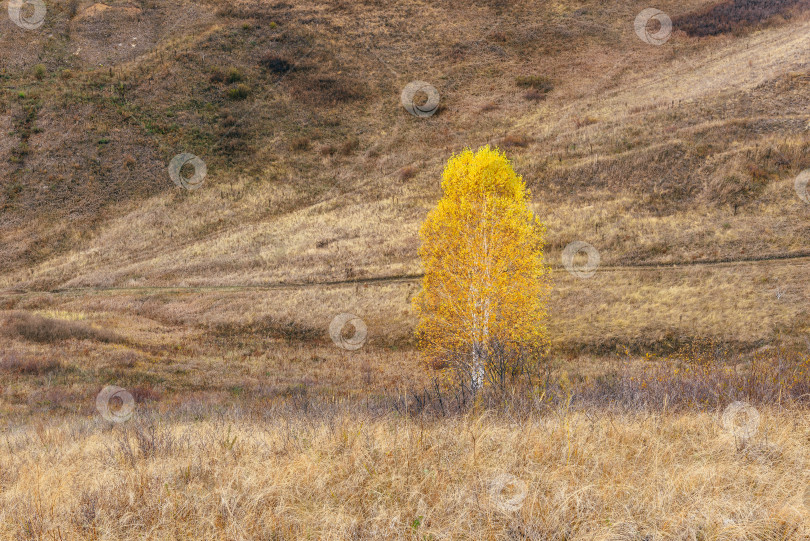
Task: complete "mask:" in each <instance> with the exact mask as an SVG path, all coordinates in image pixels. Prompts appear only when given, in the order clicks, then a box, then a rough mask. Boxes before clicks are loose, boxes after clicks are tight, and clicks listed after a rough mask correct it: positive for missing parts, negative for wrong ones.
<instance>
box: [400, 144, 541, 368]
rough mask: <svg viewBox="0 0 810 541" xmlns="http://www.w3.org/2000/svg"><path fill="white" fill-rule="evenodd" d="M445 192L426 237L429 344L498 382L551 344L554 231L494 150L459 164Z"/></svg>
mask: <svg viewBox="0 0 810 541" xmlns="http://www.w3.org/2000/svg"><path fill="white" fill-rule="evenodd" d="M442 190H443V197H442V199H441V200H440V201H439V203H438V204H437V206H436V207H435V208H434V209H433V210H432V211H431V212H430V213H429V214H428V216H427V219H426V220H425V222H424V224H423V225H422V228H421V230H420V233H419V234H420V238H421V241H422V246H421V248H420V250H419V255H420V257H421V258H422V262H423V264H424V267H425V277H424V279H423V284H422V285H423V287H422V291H421V292H420V293H419V294H418V295H417V296H416V297H415V298H414V307H415V309H416V310H417V312H418V313H419V316H420V322H419V326H418V328H417V334H418V337H419V343H420V346H421V348H422V351H423V353H424V355H425V356H426V358H427V360H428V361H430V362H433V363H434V364H437V363H440V364H445V363H450V365H451V366H452V367H453V368H456V369H459V368H461V369H462V370H463V371H464V372H466V373H467V374H468V375H469V376H472V377H473V378H474V377H475V373H476V370H478V371H481V370H483V372H484V373H486V376H487V378H486V379H488V380H491V379H492V369H493V367H494V365H495V364H497V363H503V362H504V360H505V359H507V358H508V359H512V360H514V359H515V358H516V356H520V352H524V353H525V351H527V350H531V351H537V348H540V347H542V346H544V345H545V343H546V318H547V312H546V298H547V294H548V291H549V289H550V287H551V282H550V269H549V268H548V267H547V266H545V265H544V263H543V244H544V236H545V227H544V226H543V224H542V223H540V222H539V221H538V220H537V219H536V218H535V216H534V215H533V213H532V212H531V211H530V210H529V208H528V206H527V202H528V199H529V196H530V194H529V191H528V190H527V189H526V186H525V184H524V182H523V179H522V178H521V177H520V176H519V175H517V174H516V173H515V171H514V170H513V169H512V166H511V164H510V163H509V160H508V159H507V158H506V156H505V155H504V154H503V153H501V152H499V151H498V150H497V149H495V150H491V149H490V148H489V146H486V147H483V148H481V149H479V150H478V151H477V152H475V153H473V152H472V151H471V150H469V149H467V150H465V151H463V152H462V153H461V154H460V155H457V156H454V157H452V158H451V159H450V160H449V162H448V163H447V167H446V168H445V170H444V173H443V175H442ZM509 362H512V361H509ZM501 366H502V364H501ZM482 375H483V374H482Z"/></svg>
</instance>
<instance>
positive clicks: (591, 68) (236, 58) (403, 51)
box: [0, 0, 810, 353]
mask: <svg viewBox="0 0 810 541" xmlns="http://www.w3.org/2000/svg"><path fill="white" fill-rule="evenodd" d="M759 4H762V5H761V6H760V5H759ZM718 6H719V7H718ZM752 6H753V7H752ZM646 7H648V6H647V5H643V4H622V3H618V2H612V3H609V4H602V3H598V2H590V1H589V2H584V3H577V4H574V3H568V2H536V1H526V2H520V3H517V4H516V5H510V4H508V3H506V2H502V1H498V0H491V1H487V2H479V3H475V4H472V3H468V2H462V1H443V2H434V3H431V4H424V5H418V6H416V5H413V4H412V3H409V2H381V1H369V2H347V1H336V2H331V3H328V4H327V3H318V2H303V1H297V0H296V1H290V2H235V3H224V2H214V1H203V2H196V3H191V2H166V1H163V0H147V1H142V2H108V3H106V4H100V3H96V4H94V3H92V2H77V1H71V2H61V3H54V4H50V3H49V4H48V12H47V16H46V18H45V21H44V24H43V26H42V27H40V28H38V29H35V30H26V29H23V28H20V27H18V26H17V25H15V24H14V23H13V22H12V21H11V20H10V19H6V18H4V19H3V20H2V21H0V65H2V66H3V69H2V75H1V77H2V86H3V92H2V94H0V126H1V127H2V130H1V131H2V137H0V183H2V184H1V186H0V212H2V215H1V216H2V218H1V219H0V237H1V238H2V258H0V273H1V274H0V288H3V289H6V293H5V294H4V295H3V302H4V308H6V309H10V308H20V309H29V308H30V309H36V308H52V309H60V310H66V311H73V310H76V311H78V310H82V309H86V308H87V306H88V303H90V305H91V306H92V307H93V311H95V312H97V313H98V314H100V315H99V316H98V317H100V318H102V319H103V320H104V321H106V322H107V324H109V325H112V326H113V327H115V326H120V327H127V326H128V325H129V324H130V323H128V321H129V320H128V318H134V317H138V318H140V317H150V318H153V319H154V321H159V322H161V324H169V325H177V326H192V327H193V326H199V327H200V328H209V326H210V325H224V324H228V325H233V324H239V325H243V326H247V327H245V328H249V325H251V324H253V322H255V321H267V320H268V319H270V320H272V321H273V322H280V323H279V324H281V325H282V326H285V325H286V326H287V327H289V328H293V327H294V328H295V329H298V330H299V331H300V332H303V333H304V334H303V335H302V336H306V335H307V334H306V332H309V330H313V329H321V328H322V327H323V322H324V321H326V322H328V321H329V320H330V319H331V317H332V316H333V315H334V314H335V313H339V312H343V311H352V312H355V313H358V314H362V315H363V317H364V319H366V320H367V321H368V322H369V325H370V327H372V329H373V330H374V331H375V332H374V333H372V334H373V336H372V343H374V341H375V340H376V341H377V343H379V344H385V345H391V344H400V343H407V342H408V341H409V339H410V330H411V328H412V323H413V321H412V314H411V313H410V307H409V303H408V300H409V298H410V297H411V295H412V294H413V292H414V289H415V288H416V287H417V286H418V282H417V281H415V280H413V279H411V280H403V281H395V282H365V281H364V280H368V279H372V278H376V277H407V276H416V275H418V274H419V272H420V268H419V263H418V260H417V257H416V250H417V247H418V238H417V235H416V231H417V229H418V226H419V223H420V222H421V220H422V219H423V218H424V216H425V214H426V212H427V210H428V209H429V208H430V206H431V205H432V204H434V202H435V201H436V199H437V197H438V194H439V185H438V181H439V177H440V173H441V169H442V167H443V164H444V163H445V162H446V160H447V158H448V157H449V156H450V155H452V154H453V153H454V152H457V151H459V150H460V149H462V148H464V147H466V146H470V147H478V146H480V145H484V144H491V145H496V146H499V147H501V148H503V149H505V150H506V151H507V152H508V153H509V156H510V157H511V158H512V159H513V162H514V166H515V169H516V170H517V171H518V173H519V174H521V175H523V177H524V179H525V180H526V181H527V183H528V184H529V186H530V187H531V189H532V195H533V207H534V210H535V212H536V213H537V215H538V216H540V217H541V219H543V220H544V221H545V222H546V223H547V226H548V254H549V261H550V262H551V263H553V264H554V265H555V267H558V269H556V270H555V283H556V289H555V294H554V298H553V299H552V331H553V335H554V338H553V339H554V341H555V344H556V345H557V346H558V347H559V348H562V349H571V350H574V351H579V350H588V351H593V352H597V353H603V352H609V351H615V350H617V349H621V348H623V347H624V346H628V347H631V348H634V349H638V350H645V349H667V348H671V347H674V346H676V345H677V344H679V343H682V342H685V341H688V340H689V339H690V338H693V337H696V336H712V337H717V338H720V339H722V340H724V341H727V342H729V343H731V344H734V345H739V346H741V347H744V348H753V347H761V346H763V345H766V344H769V343H773V342H776V341H791V342H796V343H802V341H803V336H804V335H805V334H806V332H807V330H808V327H810V316H808V313H807V310H806V306H807V302H808V300H810V289H808V285H807V280H806V272H807V264H808V260H807V259H806V258H803V257H799V256H805V255H807V253H808V251H810V248H808V244H807V239H808V233H810V221H808V217H809V213H810V205H808V204H806V203H805V202H803V201H802V200H801V199H800V198H799V197H798V196H797V193H796V191H795V190H794V179H795V178H796V176H797V175H798V174H799V173H800V172H801V171H802V170H804V169H807V168H810V152H808V150H810V110H809V109H808V102H807V96H808V95H810V93H809V92H808V91H810V63H809V61H810V17H809V16H808V10H807V7H808V6H807V5H806V2H801V1H783V2H773V1H770V2H759V3H758V2H750V1H749V2H740V1H730V2H726V3H724V4H719V5H715V3H709V2H703V1H690V2H686V3H681V2H671V1H667V2H665V3H662V4H660V5H657V6H656V7H657V8H659V9H661V10H663V11H664V12H666V13H667V14H668V15H669V16H670V17H671V18H672V20H673V21H674V31H673V33H672V36H671V37H670V39H669V40H668V41H666V43H663V44H662V45H658V46H656V45H652V44H649V43H645V42H644V41H642V40H641V39H639V37H638V36H637V35H636V33H635V32H634V28H633V24H634V19H635V17H636V15H637V14H638V13H639V12H640V11H641V10H642V9H644V8H646ZM411 81H426V82H428V83H430V84H432V85H433V86H435V88H436V89H437V90H438V93H439V95H440V106H439V110H438V112H437V113H436V114H435V115H433V116H430V117H429V118H419V117H416V116H413V115H411V114H409V113H408V112H407V111H406V110H405V108H404V107H403V106H402V105H401V104H400V93H401V92H402V89H403V88H404V87H405V86H406V85H407V84H408V83H409V82H411ZM183 152H189V153H192V154H195V155H197V156H199V157H200V158H201V159H202V160H203V161H204V162H205V164H206V166H207V170H208V174H207V176H206V178H205V180H204V184H203V186H202V187H200V189H198V190H195V191H187V190H183V189H182V188H178V187H177V186H175V184H174V183H173V182H172V180H171V179H170V177H169V174H168V171H167V168H168V165H169V163H170V161H171V160H172V158H173V157H174V156H176V155H178V154H180V153H183ZM576 240H582V241H586V242H589V243H590V244H592V245H594V246H595V247H596V248H597V249H598V250H599V253H600V257H601V267H600V268H599V270H598V272H597V273H596V276H594V277H593V278H591V279H585V280H580V279H577V278H574V277H572V276H571V275H569V274H568V273H567V272H565V270H564V269H563V268H562V266H561V265H560V257H561V253H562V250H563V248H564V247H565V246H566V245H567V244H568V243H570V242H572V241H576ZM784 256H797V257H796V258H793V259H771V258H773V257H784ZM738 260H746V262H743V263H733V262H734V261H738ZM759 260H764V261H759ZM729 262H731V263H729ZM692 263H697V265H692V266H688V264H692ZM673 264H678V265H679V266H677V267H672V265H673ZM639 265H643V267H638V266H639ZM659 266H660V267H659ZM301 282H311V283H314V284H317V283H322V282H334V283H333V284H330V285H320V286H318V285H311V286H309V287H306V288H291V289H290V288H288V289H261V288H256V287H254V288H253V289H250V288H248V289H234V288H231V286H262V285H267V284H277V283H301ZM160 287H167V288H174V289H168V290H162V289H155V288H160ZM189 287H191V288H198V289H178V288H189ZM71 288H92V290H91V291H88V292H86V293H87V296H85V294H84V293H80V292H65V291H63V292H62V293H59V292H52V293H48V291H51V290H67V289H71ZM110 288H125V289H110ZM15 291H16V292H17V293H15ZM20 292H24V293H22V294H21V293H20ZM191 293H194V295H193V296H192V295H191ZM144 302H149V303H150V306H151V309H150V310H151V311H150V312H149V313H148V314H147V313H146V312H145V311H143V309H142V307H143V303H144ZM138 303H140V306H141V308H137V306H138ZM111 314H117V315H115V316H112V315H111ZM121 318H123V319H121ZM313 332H314V331H313Z"/></svg>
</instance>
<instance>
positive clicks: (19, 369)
mask: <svg viewBox="0 0 810 541" xmlns="http://www.w3.org/2000/svg"><path fill="white" fill-rule="evenodd" d="M61 369H62V364H61V363H60V362H59V361H56V360H54V359H42V358H33V359H22V358H20V357H18V356H17V355H14V354H11V355H8V356H7V357H4V358H2V359H0V372H7V373H10V374H20V375H28V376H41V375H42V374H50V373H52V372H57V371H59V370H61Z"/></svg>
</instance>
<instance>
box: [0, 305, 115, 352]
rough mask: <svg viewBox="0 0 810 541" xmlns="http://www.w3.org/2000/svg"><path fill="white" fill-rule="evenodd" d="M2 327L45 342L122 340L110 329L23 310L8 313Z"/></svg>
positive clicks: (19, 334) (33, 339)
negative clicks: (51, 317) (95, 327)
mask: <svg viewBox="0 0 810 541" xmlns="http://www.w3.org/2000/svg"><path fill="white" fill-rule="evenodd" d="M3 327H4V328H5V329H6V331H7V332H8V333H9V334H11V335H13V336H21V337H22V338H25V339H26V340H30V341H32V342H40V343H46V344H49V343H53V342H59V341H62V340H70V339H76V340H95V341H97V342H122V339H121V338H120V337H119V336H118V335H116V334H115V333H113V332H112V331H108V330H105V329H94V328H93V327H90V326H89V325H87V324H84V323H79V322H76V321H62V320H59V319H50V318H45V317H42V316H37V315H34V314H27V313H23V312H18V313H14V314H12V315H10V316H9V317H8V318H7V319H6V321H5V323H4V325H3Z"/></svg>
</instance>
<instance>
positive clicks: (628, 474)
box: [0, 404, 810, 541]
mask: <svg viewBox="0 0 810 541" xmlns="http://www.w3.org/2000/svg"><path fill="white" fill-rule="evenodd" d="M183 411H185V414H184V415H179V414H176V413H169V412H165V411H161V412H158V411H151V412H148V413H147V412H142V411H137V412H136V415H135V417H134V418H133V419H132V420H131V421H128V422H127V423H125V424H121V425H118V426H110V425H108V424H106V422H103V421H99V420H95V419H94V420H88V419H80V418H78V419H77V418H72V419H66V420H64V421H59V422H52V421H48V420H41V421H37V422H35V423H33V424H32V425H30V426H27V427H8V428H7V429H6V430H5V433H4V435H3V439H4V445H3V446H2V451H0V471H2V472H3V483H2V490H0V503H2V505H0V536H2V537H3V538H4V539H54V538H56V539H59V538H60V537H61V539H64V540H79V539H82V540H83V539H110V540H114V539H121V540H125V539H178V540H184V539H188V540H192V539H193V540H202V539H543V540H563V539H566V540H575V539H577V540H578V539H582V540H594V539H596V540H608V539H610V540H628V541H630V540H641V539H682V540H695V539H702V540H709V539H711V540H741V539H773V540H776V539H807V536H808V535H810V498H808V495H807V493H806V491H807V488H808V486H810V485H808V483H809V482H810V479H808V476H807V456H808V453H809V452H810V448H808V445H809V444H808V441H810V425H808V422H807V416H806V415H805V413H798V412H795V413H791V412H785V411H777V410H773V411H771V410H763V411H761V412H760V413H761V414H762V418H761V424H760V430H759V433H758V435H757V436H756V437H754V438H753V439H751V440H749V441H748V442H747V444H746V445H745V446H742V445H740V442H739V441H735V438H734V437H733V436H732V435H730V434H729V433H727V432H725V431H724V429H723V428H722V426H721V425H720V422H719V416H718V415H710V414H684V415H673V414H667V413H664V414H636V415H631V414H616V413H609V412H598V411H597V412H579V413H573V412H566V411H565V410H560V411H557V412H548V413H547V414H545V415H533V416H531V417H530V418H528V419H524V420H522V422H520V423H517V422H510V421H508V420H507V419H500V418H492V417H490V416H487V415H478V414H470V415H467V416H464V417H460V418H456V419H447V420H444V421H441V422H431V421H424V422H420V421H418V420H407V419H403V418H396V417H386V418H382V419H374V418H369V417H368V416H366V415H363V414H350V413H338V412H336V411H333V412H331V413H330V414H327V415H325V416H324V415H323V414H321V415H317V414H312V413H310V414H309V416H308V417H301V416H299V415H296V414H294V413H289V414H287V415H284V414H281V413H278V414H269V415H267V416H265V417H264V418H258V417H251V416H246V415H245V414H244V413H239V412H238V411H225V412H222V413H218V414H217V415H216V420H208V417H210V415H211V414H212V413H213V411H212V410H211V409H210V408H206V407H205V406H199V405H194V404H188V405H186V407H185V408H184V409H183ZM504 474H507V475H511V476H514V477H515V478H517V479H518V480H519V482H518V483H511V484H509V485H508V486H507V488H506V489H505V490H504V492H501V493H498V492H493V488H492V486H493V482H495V481H496V480H497V479H498V478H499V476H502V475H504ZM520 482H522V483H524V484H525V498H522V493H521V487H520V485H519V483H520ZM508 498H509V499H512V498H513V499H514V502H515V506H514V510H510V509H509V508H507V507H504V505H503V503H504V501H505V500H506V499H508Z"/></svg>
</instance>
